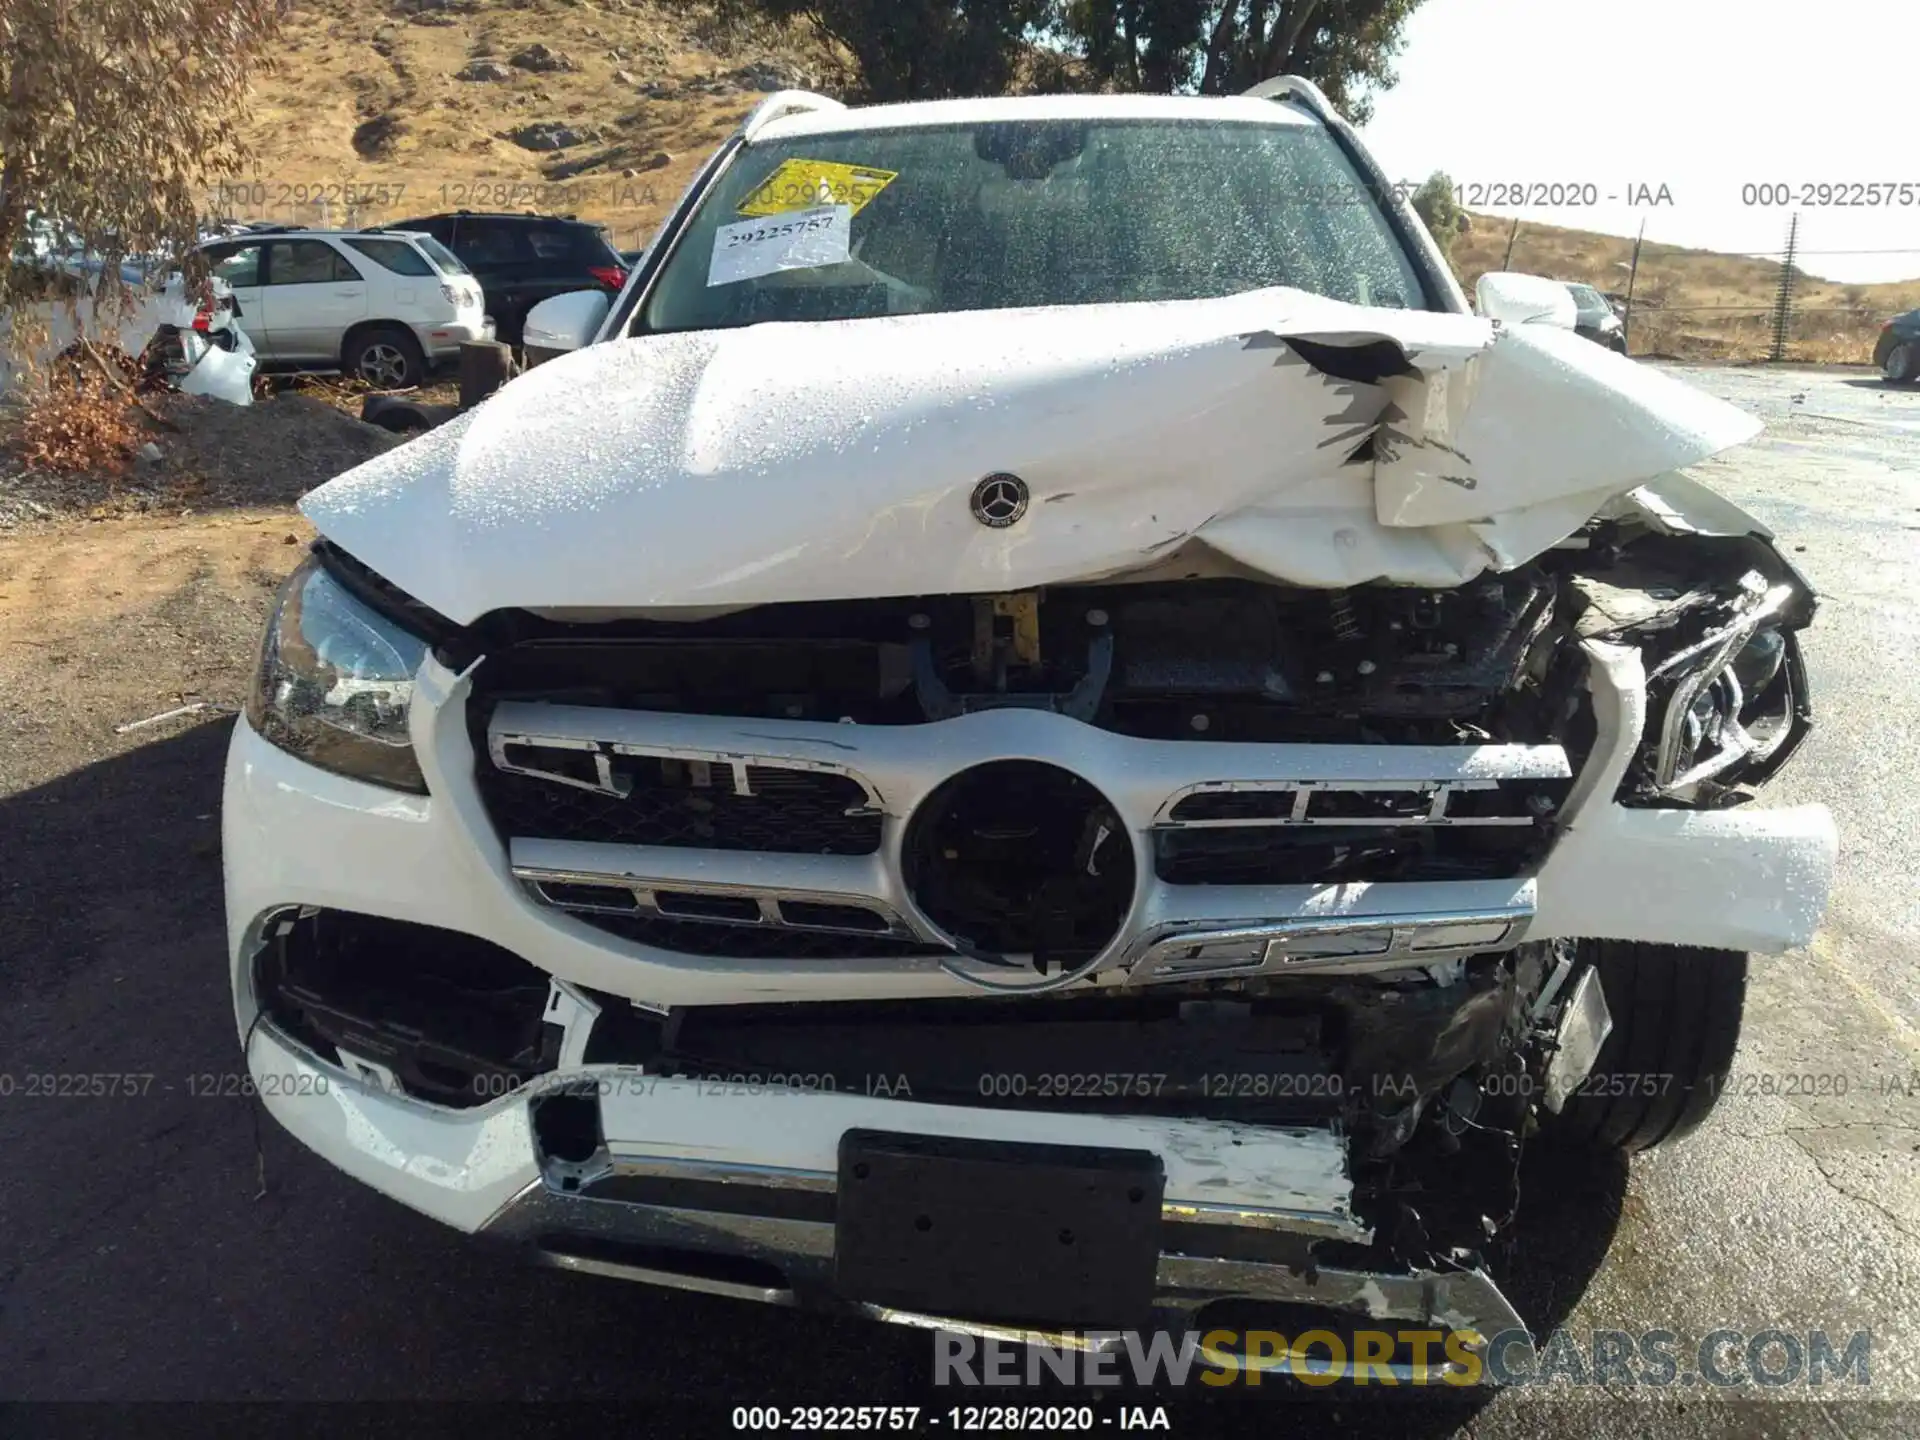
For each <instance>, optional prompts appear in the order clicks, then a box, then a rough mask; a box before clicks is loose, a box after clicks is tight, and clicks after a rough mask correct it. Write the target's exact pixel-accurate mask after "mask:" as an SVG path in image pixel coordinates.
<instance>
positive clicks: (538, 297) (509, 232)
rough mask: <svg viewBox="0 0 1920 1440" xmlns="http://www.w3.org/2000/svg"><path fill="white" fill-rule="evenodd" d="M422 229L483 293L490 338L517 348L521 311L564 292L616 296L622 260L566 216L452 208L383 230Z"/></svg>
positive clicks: (600, 236) (597, 230)
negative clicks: (490, 320) (461, 265)
mask: <svg viewBox="0 0 1920 1440" xmlns="http://www.w3.org/2000/svg"><path fill="white" fill-rule="evenodd" d="M387 228H389V229H393V230H424V231H425V232H426V233H427V234H429V235H431V236H433V238H434V239H436V240H438V241H439V242H440V243H441V244H442V245H445V246H446V247H447V248H448V249H449V250H451V251H453V253H454V254H456V255H458V256H459V257H460V258H461V259H462V260H463V261H465V262H466V266H467V268H468V269H469V270H471V271H472V272H473V273H474V276H475V277H476V278H477V279H478V280H479V281H480V288H481V289H482V290H483V291H485V292H486V297H487V314H489V315H491V316H492V317H493V325H494V334H495V335H496V336H497V337H498V338H499V339H501V340H503V341H505V342H506V343H507V344H509V345H518V344H519V343H520V332H521V328H522V326H524V325H525V323H526V319H527V311H529V310H531V309H532V308H533V307H534V306H535V305H538V304H539V303H540V302H541V301H542V300H545V299H548V298H550V297H551V296H554V295H564V294H566V293H567V292H568V291H570V290H592V289H595V288H598V289H602V290H605V291H607V292H608V293H609V294H613V293H617V292H618V291H619V289H620V287H621V286H622V285H624V284H626V281H627V271H628V268H629V266H628V262H627V259H626V257H625V256H624V255H622V254H621V253H620V252H619V251H618V250H616V249H614V248H613V244H612V242H611V241H610V240H608V239H607V232H606V231H605V230H604V229H603V228H602V227H601V226H598V225H594V224H591V223H589V222H588V221H585V220H577V219H575V218H573V217H572V216H570V215H536V214H533V213H531V212H523V213H517V214H516V213H491V212H482V211H476V210H454V211H447V212H445V213H443V214H439V215H422V216H420V217H418V218H417V219H413V220H401V221H397V222H395V223H394V224H392V225H390V226H388V227H387Z"/></svg>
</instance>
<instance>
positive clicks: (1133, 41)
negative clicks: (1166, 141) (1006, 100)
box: [1058, 0, 1420, 123]
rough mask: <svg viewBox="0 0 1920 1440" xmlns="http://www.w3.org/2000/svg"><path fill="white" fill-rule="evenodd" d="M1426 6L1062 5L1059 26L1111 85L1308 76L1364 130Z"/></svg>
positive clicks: (1339, 1)
mask: <svg viewBox="0 0 1920 1440" xmlns="http://www.w3.org/2000/svg"><path fill="white" fill-rule="evenodd" d="M1419 4H1420V0H1062V3H1061V6H1060V10H1059V16H1058V21H1059V28H1060V31H1061V32H1062V33H1064V34H1065V35H1067V36H1068V37H1070V38H1071V39H1072V40H1073V41H1074V42H1075V43H1076V45H1077V46H1078V47H1079V49H1080V51H1081V53H1082V54H1083V55H1084V57H1085V59H1086V63H1087V66H1088V68H1089V69H1090V70H1091V71H1092V72H1093V74H1094V76H1095V77H1096V78H1097V79H1098V80H1100V81H1101V82H1102V83H1103V84H1106V85H1109V86H1112V87H1113V88H1116V89H1121V90H1153V91H1173V90H1197V91H1199V92H1200V93H1201V94H1204V95H1232V94H1236V93H1238V92H1239V91H1242V90H1246V89H1248V88H1250V87H1251V86H1254V85H1257V84H1259V83H1260V82H1261V81H1262V80H1269V79H1272V78H1273V77H1274V76H1276V75H1304V76H1305V77H1306V78H1307V79H1309V80H1312V81H1313V82H1314V83H1315V84H1317V85H1318V86H1319V87H1320V88H1321V89H1322V90H1324V91H1326V93H1327V98H1328V99H1330V100H1331V101H1332V102H1333V103H1334V105H1335V106H1336V107H1338V108H1339V109H1340V110H1341V111H1342V112H1343V113H1344V114H1346V115H1347V116H1348V118H1350V119H1351V120H1353V121H1354V122H1355V123H1359V122H1362V121H1364V120H1366V119H1367V117H1368V114H1369V113H1370V111H1371V108H1372V107H1371V105H1370V104H1369V102H1368V98H1367V96H1368V92H1370V91H1373V90H1384V89H1387V88H1388V87H1390V86H1391V85H1392V84H1393V82H1394V78H1395V77H1394V74H1393V68H1392V61H1393V58H1394V56H1396V55H1397V54H1398V53H1399V51H1400V45H1401V30H1402V28H1403V27H1404V26H1405V24H1406V22H1407V18H1408V17H1409V16H1411V15H1412V14H1413V12H1414V10H1415V9H1416V8H1417V7H1418V6H1419Z"/></svg>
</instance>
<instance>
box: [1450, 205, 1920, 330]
mask: <svg viewBox="0 0 1920 1440" xmlns="http://www.w3.org/2000/svg"><path fill="white" fill-rule="evenodd" d="M1512 223H1513V222H1512V221H1510V220H1507V219H1504V218H1502V217H1500V216H1496V215H1475V216H1473V217H1472V229H1471V230H1469V231H1468V232H1467V233H1466V234H1464V235H1462V236H1461V237H1460V238H1459V239H1458V240H1457V241H1455V242H1454V246H1453V252H1452V259H1453V268H1454V270H1455V272H1456V273H1457V274H1458V275H1459V276H1460V279H1461V283H1463V284H1464V285H1466V286H1467V289H1468V292H1469V293H1472V288H1473V284H1474V282H1475V281H1476V280H1478V279H1479V278H1480V276H1481V275H1483V274H1484V273H1486V272H1487V271H1489V270H1498V269H1500V268H1501V265H1502V262H1503V261H1504V262H1505V264H1506V266H1507V268H1509V269H1512V270H1519V271H1524V272H1527V273H1530V274H1535V275H1551V276H1552V277H1554V278H1555V279H1557V280H1578V281H1584V282H1585V283H1587V284H1589V285H1592V286H1594V287H1595V288H1597V289H1599V290H1602V291H1605V292H1608V293H1613V294H1624V293H1625V291H1626V288H1627V269H1626V267H1627V263H1628V261H1629V260H1631V259H1632V256H1633V241H1632V240H1631V239H1624V238H1622V237H1620V236H1616V235H1596V234H1594V233H1593V232H1592V231H1589V230H1563V229H1560V228H1558V227H1556V226H1551V225H1535V224H1531V223H1522V224H1521V226H1520V230H1519V234H1518V235H1517V236H1515V237H1514V244H1513V255H1512V258H1511V259H1510V260H1509V259H1507V258H1506V252H1507V239H1508V235H1509V232H1510V230H1511V227H1512ZM1779 288H1780V264H1779V262H1778V261H1777V260H1754V259H1750V258H1748V257H1747V256H1744V255H1722V254H1718V253H1716V252H1714V251H1711V250H1688V249H1683V248H1682V247H1680V246H1677V245H1656V244H1654V243H1653V242H1652V241H1648V242H1647V243H1646V244H1645V245H1643V246H1641V247H1640V269H1639V273H1638V275H1637V276H1636V278H1635V282H1634V287H1633V327H1632V337H1631V338H1632V346H1633V353H1634V354H1636V355H1641V354H1657V355H1675V356H1679V357H1680V358H1682V359H1688V360H1755V359H1761V358H1764V357H1765V356H1766V355H1767V353H1768V350H1769V347H1770V346H1771V343H1772V339H1773V309H1774V303H1775V300H1776V298H1777V297H1778V294H1779ZM1793 303H1794V322H1793V325H1792V328H1791V331H1790V333H1789V339H1788V347H1787V354H1788V357H1789V358H1790V359H1794V360H1802V361H1830V362H1841V363H1859V364H1866V363H1867V362H1869V361H1870V360H1872V358H1873V342H1874V340H1875V338H1876V337H1877V336H1878V334H1879V331H1880V325H1881V323H1882V322H1883V321H1885V320H1887V319H1889V318H1890V317H1892V316H1894V315H1897V314H1899V313H1900V312H1901V311H1903V310H1912V309H1914V308H1916V307H1920V280H1907V281H1901V282H1898V283H1895V284H1887V285H1841V284H1836V283H1834V282H1833V281H1831V280H1816V279H1814V278H1813V277H1811V276H1809V275H1806V274H1804V273H1797V274H1796V276H1795V279H1794V286H1793Z"/></svg>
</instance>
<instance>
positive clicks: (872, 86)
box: [719, 0, 1053, 101]
mask: <svg viewBox="0 0 1920 1440" xmlns="http://www.w3.org/2000/svg"><path fill="white" fill-rule="evenodd" d="M719 8H720V11H721V14H722V15H723V16H725V15H728V14H732V15H736V16H741V15H749V14H753V13H758V14H760V15H765V16H768V17H770V18H773V19H777V20H804V21H809V22H811V23H812V24H813V25H814V26H815V28H817V29H818V30H819V31H820V33H821V34H823V35H824V36H826V37H827V38H828V39H831V40H834V41H837V42H838V43H839V44H841V45H843V46H845V47H846V49H847V51H848V53H849V54H851V55H852V56H853V58H854V60H855V61H856V62H857V63H858V65H859V67H860V81H861V88H862V90H863V92H864V93H863V95H862V97H861V98H863V99H866V100H870V101H889V100H938V99H945V98H948V97H950V96H956V95H996V94H1001V93H1003V92H1005V90H1006V89H1007V87H1008V85H1009V83H1010V82H1011V81H1012V79H1013V76H1014V71H1015V67H1016V65H1017V62H1018V60H1019V58H1020V55H1021V51H1022V49H1023V47H1024V46H1025V44H1026V42H1027V41H1028V40H1029V39H1030V38H1031V37H1032V36H1033V35H1034V34H1035V33H1037V29H1038V27H1039V26H1040V25H1041V24H1042V23H1044V22H1045V21H1046V20H1047V19H1048V18H1049V16H1050V13H1051V11H1052V8H1053V5H1052V0H720V7H719Z"/></svg>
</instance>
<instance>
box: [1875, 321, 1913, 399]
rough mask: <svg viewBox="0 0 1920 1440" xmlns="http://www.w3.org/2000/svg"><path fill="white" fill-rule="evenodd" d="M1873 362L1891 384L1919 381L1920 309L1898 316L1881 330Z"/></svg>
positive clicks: (1907, 383) (1908, 383)
mask: <svg viewBox="0 0 1920 1440" xmlns="http://www.w3.org/2000/svg"><path fill="white" fill-rule="evenodd" d="M1873 363H1874V364H1875V365H1878V366H1879V367H1880V374H1881V375H1882V376H1883V377H1884V378H1885V380H1886V382H1887V383H1888V384H1889V385H1911V384H1912V383H1913V382H1914V381H1915V380H1920V310H1909V311H1907V313H1906V314H1904V315H1896V316H1894V317H1893V319H1891V320H1889V321H1887V323H1886V324H1884V325H1882V326H1881V327H1880V338H1879V340H1877V341H1876V342H1874V347H1873Z"/></svg>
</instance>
